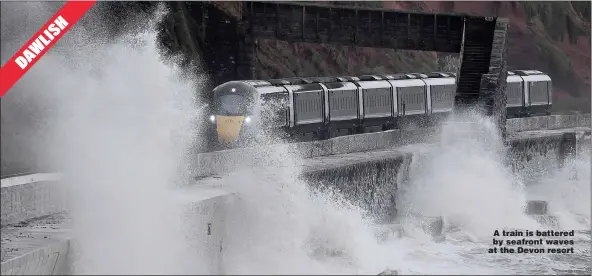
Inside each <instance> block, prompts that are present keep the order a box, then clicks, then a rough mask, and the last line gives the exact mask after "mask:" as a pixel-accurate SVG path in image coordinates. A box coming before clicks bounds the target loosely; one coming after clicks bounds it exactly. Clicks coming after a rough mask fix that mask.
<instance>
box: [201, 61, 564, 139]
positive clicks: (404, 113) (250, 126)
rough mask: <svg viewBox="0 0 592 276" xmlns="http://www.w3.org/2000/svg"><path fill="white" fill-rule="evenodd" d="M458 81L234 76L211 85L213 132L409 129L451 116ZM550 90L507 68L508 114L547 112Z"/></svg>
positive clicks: (331, 133)
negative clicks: (228, 80) (232, 78)
mask: <svg viewBox="0 0 592 276" xmlns="http://www.w3.org/2000/svg"><path fill="white" fill-rule="evenodd" d="M455 83H456V74H455V73H444V72H435V73H428V74H421V73H412V74H393V75H364V76H359V77H311V78H286V79H272V80H266V81H264V80H244V81H230V82H227V83H224V84H222V85H219V86H218V87H216V88H214V90H213V101H212V104H211V107H210V112H211V113H210V114H209V115H210V116H209V121H210V122H209V131H210V133H211V134H212V135H211V137H212V140H213V141H212V142H217V143H220V144H236V143H239V144H240V143H243V142H245V143H248V142H249V141H252V140H253V138H254V137H256V136H257V133H261V131H268V132H269V131H270V132H273V133H283V134H286V137H289V138H292V139H293V140H296V141H303V140H318V139H327V138H331V137H336V136H342V135H349V134H357V133H367V132H376V131H384V130H388V129H394V128H405V126H406V125H409V124H410V123H412V124H425V123H426V122H427V123H429V122H435V121H437V119H438V118H442V117H445V116H447V115H448V114H450V113H451V111H452V109H453V106H454V96H455V93H456V86H455ZM551 90H552V83H551V78H550V77H549V76H548V75H546V74H544V73H542V72H540V71H535V70H516V71H509V72H508V78H507V87H506V93H507V95H508V100H507V111H508V117H526V116H537V115H546V114H549V113H550V109H551V104H552V100H551V99H552V94H551V93H552V91H551Z"/></svg>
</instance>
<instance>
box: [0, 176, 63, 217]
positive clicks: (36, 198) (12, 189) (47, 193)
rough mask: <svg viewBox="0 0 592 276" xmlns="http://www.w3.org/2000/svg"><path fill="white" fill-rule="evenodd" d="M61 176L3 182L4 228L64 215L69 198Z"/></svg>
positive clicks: (35, 177) (5, 180)
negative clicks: (31, 220) (61, 181)
mask: <svg viewBox="0 0 592 276" xmlns="http://www.w3.org/2000/svg"><path fill="white" fill-rule="evenodd" d="M59 177H60V176H59V174H51V173H39V174H32V175H24V176H17V177H11V178H5V179H2V180H1V181H2V188H1V196H2V198H1V200H2V203H1V204H2V209H1V218H2V219H1V225H2V226H5V225H8V224H15V223H19V222H22V221H26V220H29V219H33V218H37V217H42V216H46V215H50V214H55V213H59V212H62V211H64V208H65V197H64V191H63V189H60V187H59V185H57V183H58V179H59Z"/></svg>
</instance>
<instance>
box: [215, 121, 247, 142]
mask: <svg viewBox="0 0 592 276" xmlns="http://www.w3.org/2000/svg"><path fill="white" fill-rule="evenodd" d="M244 120H245V117H244V116H220V115H217V116H216V132H217V133H218V142H220V143H230V142H235V141H236V140H238V136H239V134H240V131H241V128H242V126H243V122H244Z"/></svg>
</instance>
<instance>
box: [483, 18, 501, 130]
mask: <svg viewBox="0 0 592 276" xmlns="http://www.w3.org/2000/svg"><path fill="white" fill-rule="evenodd" d="M507 30H508V20H507V19H505V18H498V19H497V20H496V24H495V30H494V34H493V41H492V45H491V46H492V47H491V57H490V62H489V72H488V74H484V75H483V76H482V78H481V88H480V91H479V105H480V106H481V107H482V108H483V109H484V112H485V114H486V115H487V116H493V119H494V121H495V123H496V124H497V125H498V127H499V129H500V134H501V135H502V137H504V138H505V137H506V113H507V112H506V103H507V101H508V96H507V95H506V81H507V77H508V63H507V60H506V57H507V55H508V48H507V44H508V35H507Z"/></svg>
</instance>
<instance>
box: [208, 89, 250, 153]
mask: <svg viewBox="0 0 592 276" xmlns="http://www.w3.org/2000/svg"><path fill="white" fill-rule="evenodd" d="M257 95H258V93H257V89H256V88H255V87H253V86H251V85H249V84H247V83H244V82H241V81H231V82H227V83H224V84H221V85H219V86H217V87H216V88H214V90H213V91H212V103H211V105H210V109H209V112H210V113H209V118H208V119H209V127H208V132H209V134H210V135H209V136H210V143H211V144H212V145H214V146H215V147H225V146H236V145H241V144H244V143H246V142H248V141H249V140H251V139H250V138H252V137H253V135H254V131H255V128H254V127H253V126H252V124H253V119H254V113H255V112H254V110H255V106H256V104H257V98H258V97H257Z"/></svg>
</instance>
